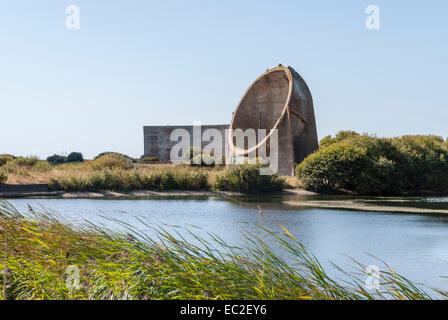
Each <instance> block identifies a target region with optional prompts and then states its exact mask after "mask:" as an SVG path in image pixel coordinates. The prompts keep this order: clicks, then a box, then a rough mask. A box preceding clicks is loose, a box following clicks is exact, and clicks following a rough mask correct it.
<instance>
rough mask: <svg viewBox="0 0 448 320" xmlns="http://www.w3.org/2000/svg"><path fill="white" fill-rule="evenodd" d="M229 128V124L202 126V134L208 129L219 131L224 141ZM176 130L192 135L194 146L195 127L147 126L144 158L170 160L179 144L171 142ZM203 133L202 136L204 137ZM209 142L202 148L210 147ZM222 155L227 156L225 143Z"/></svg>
mask: <svg viewBox="0 0 448 320" xmlns="http://www.w3.org/2000/svg"><path fill="white" fill-rule="evenodd" d="M228 128H229V125H227V124H220V125H202V126H201V131H202V133H203V132H204V131H205V130H207V129H217V130H218V131H220V132H221V134H222V137H223V140H224V137H225V130H226V129H228ZM175 129H185V130H187V131H188V133H189V134H190V145H191V146H193V126H145V127H143V136H144V156H157V157H159V159H160V160H161V161H169V160H170V152H171V148H172V147H173V146H174V145H175V144H177V143H178V141H171V140H170V135H171V132H172V131H173V130H175ZM202 133H201V135H202ZM209 143H210V142H209V141H202V147H201V148H204V147H205V146H206V145H208V144H209ZM222 145H223V148H222V154H223V155H224V154H225V148H226V146H225V144H224V141H223V144H222Z"/></svg>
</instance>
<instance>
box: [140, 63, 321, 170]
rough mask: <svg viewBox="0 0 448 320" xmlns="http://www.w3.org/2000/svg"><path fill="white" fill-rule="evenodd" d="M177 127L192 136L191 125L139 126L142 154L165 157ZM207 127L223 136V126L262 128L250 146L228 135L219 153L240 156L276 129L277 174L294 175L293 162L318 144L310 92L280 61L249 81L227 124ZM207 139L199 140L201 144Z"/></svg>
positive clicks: (301, 79) (230, 127)
mask: <svg viewBox="0 0 448 320" xmlns="http://www.w3.org/2000/svg"><path fill="white" fill-rule="evenodd" d="M179 128H181V129H185V130H187V131H188V132H189V133H190V136H191V137H192V132H193V126H145V127H143V134H144V156H157V157H158V158H159V159H160V160H161V161H169V160H170V151H171V148H172V147H173V146H174V145H175V144H176V143H177V141H171V140H170V134H171V132H172V131H173V130H174V129H179ZM209 128H214V129H217V130H219V131H220V132H221V133H222V136H223V137H224V136H225V130H226V129H232V130H236V129H242V130H243V131H245V130H247V129H255V130H257V129H266V131H267V132H268V133H267V137H266V139H264V140H263V141H259V142H258V144H257V145H256V146H255V147H254V148H252V149H250V150H249V149H238V148H237V147H236V146H235V145H234V144H235V142H234V140H233V139H228V141H229V145H227V146H226V145H223V151H222V154H225V153H226V151H227V150H230V151H232V152H236V153H237V154H238V155H242V156H245V155H247V154H249V153H250V152H253V151H254V149H255V151H257V150H258V149H259V148H260V147H262V146H263V144H265V143H267V141H268V140H267V139H268V138H269V137H270V135H271V134H272V132H273V129H277V130H278V173H279V174H280V175H288V176H292V175H294V167H295V164H297V163H300V162H302V161H303V159H304V158H305V157H306V156H308V155H309V154H310V153H312V152H314V151H315V150H317V148H318V141H317V130H316V121H315V117H314V106H313V99H312V96H311V92H310V90H309V88H308V86H307V84H306V83H305V81H304V80H303V78H302V77H301V76H300V75H299V74H298V73H297V72H296V71H295V70H294V69H293V68H292V67H284V66H282V65H279V66H278V67H275V68H272V69H268V70H266V72H265V73H263V74H262V75H261V76H259V77H258V78H257V79H256V80H255V81H254V82H253V83H252V85H251V86H250V87H249V88H248V89H247V90H246V92H245V94H244V95H243V97H242V98H241V100H240V102H239V103H238V105H237V107H236V109H235V112H233V115H232V120H231V122H230V125H225V124H223V125H203V126H201V129H202V131H204V130H206V129H209ZM191 139H192V138H191ZM191 142H192V141H191ZM208 143H209V142H203V144H204V145H207V144H208ZM204 145H203V146H202V147H204ZM267 147H268V148H269V146H267Z"/></svg>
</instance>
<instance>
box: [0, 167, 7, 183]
mask: <svg viewBox="0 0 448 320" xmlns="http://www.w3.org/2000/svg"><path fill="white" fill-rule="evenodd" d="M7 180H8V174H7V173H6V171H5V170H0V184H2V183H5V182H6V181H7Z"/></svg>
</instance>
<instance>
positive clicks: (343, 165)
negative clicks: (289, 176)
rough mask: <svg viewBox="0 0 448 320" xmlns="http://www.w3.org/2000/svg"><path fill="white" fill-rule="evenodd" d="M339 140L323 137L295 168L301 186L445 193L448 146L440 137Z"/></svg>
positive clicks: (341, 137) (351, 137) (348, 137)
mask: <svg viewBox="0 0 448 320" xmlns="http://www.w3.org/2000/svg"><path fill="white" fill-rule="evenodd" d="M338 136H339V138H331V137H330V138H325V139H323V140H324V145H323V146H322V145H321V146H320V147H319V151H318V152H316V153H314V154H312V155H310V156H309V157H307V158H306V159H305V160H304V161H303V162H302V163H301V164H299V165H298V166H297V168H296V173H297V176H298V178H299V179H300V180H301V182H302V185H303V186H304V188H306V189H309V190H313V191H318V192H322V191H323V192H327V191H334V190H339V189H346V190H350V191H355V192H357V193H359V194H397V193H401V192H409V191H419V190H426V191H442V192H443V191H447V190H448V145H447V144H446V143H445V142H444V141H443V139H442V138H440V137H436V136H404V137H399V138H377V137H372V136H368V135H358V134H356V133H352V134H347V135H337V137H338ZM321 142H322V141H321Z"/></svg>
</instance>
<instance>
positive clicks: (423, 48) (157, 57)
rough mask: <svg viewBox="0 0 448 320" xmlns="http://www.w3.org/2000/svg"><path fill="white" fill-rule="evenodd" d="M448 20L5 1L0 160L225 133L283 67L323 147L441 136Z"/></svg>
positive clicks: (311, 4)
mask: <svg viewBox="0 0 448 320" xmlns="http://www.w3.org/2000/svg"><path fill="white" fill-rule="evenodd" d="M72 4H74V5H77V6H78V7H79V9H80V29H79V30H69V29H67V28H66V23H65V22H66V18H67V17H68V15H67V14H66V13H65V8H66V7H67V6H68V5H72ZM372 4H373V5H377V6H378V7H379V8H380V29H379V30H368V29H367V28H366V27H365V20H366V18H367V16H368V14H366V13H365V10H366V7H367V6H368V5H372ZM447 14H448V1H446V0H440V1H437V0H427V1H411V0H406V1H402V0H393V1H391V0H369V1H364V0H344V1H342V0H341V1H334V0H327V1H324V0H309V1H301V0H294V1H272V0H271V1H261V0H254V1H252V0H251V1H245V0H237V1H233V0H225V1H222V0H221V1H194V0H189V1H185V0H184V1H173V0H171V1H168V0H161V1H148V0H145V1H143V0H141V1H137V0H126V1H124V0H123V1H112V0H111V1H105V0H72V1H65V0H39V1H36V0H28V1H24V0H13V1H12V0H11V1H1V3H0V41H1V42H0V110H1V113H0V114H1V117H0V153H11V154H15V155H30V154H33V155H38V156H40V157H47V156H48V155H52V154H54V153H61V152H71V151H80V152H82V153H83V154H84V156H85V157H86V158H90V157H93V156H95V155H96V154H98V153H99V152H102V151H118V152H122V153H126V154H129V155H131V156H135V157H137V156H140V155H142V154H143V128H142V127H143V126H144V125H167V124H192V122H193V121H201V122H202V123H203V124H222V123H229V122H230V120H231V119H230V118H231V114H232V111H233V110H234V108H235V106H236V105H237V103H238V101H239V99H240V97H241V96H242V94H243V93H244V92H245V90H246V89H247V87H248V86H249V85H250V84H251V83H252V81H253V80H255V79H256V78H257V77H258V76H259V75H260V74H262V73H263V72H264V71H265V70H266V69H267V68H269V67H274V66H276V65H278V64H279V63H282V64H283V65H290V66H292V67H294V69H295V70H296V71H297V72H299V73H300V74H301V75H302V76H303V78H304V79H305V81H306V82H307V83H308V86H309V87H310V89H311V92H312V94H313V98H314V107H315V112H316V120H317V128H318V135H319V138H322V137H324V136H325V135H328V134H334V133H336V132H337V131H339V130H341V129H351V130H356V131H359V132H367V133H372V134H377V135H378V136H395V135H403V134H436V135H440V136H444V137H445V138H446V137H447V136H448V125H447V120H448V103H447V91H448V88H447V76H448V72H447V71H448V41H447V40H448V19H447Z"/></svg>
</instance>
